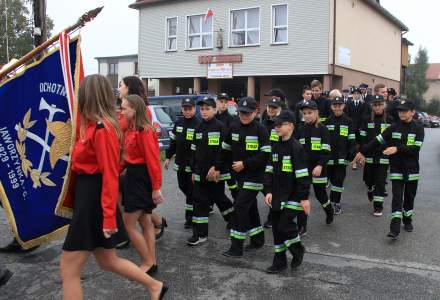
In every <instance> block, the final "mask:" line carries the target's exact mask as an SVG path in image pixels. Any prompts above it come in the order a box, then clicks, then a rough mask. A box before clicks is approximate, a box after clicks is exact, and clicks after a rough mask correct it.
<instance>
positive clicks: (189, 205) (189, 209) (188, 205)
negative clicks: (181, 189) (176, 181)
mask: <svg viewBox="0 0 440 300" xmlns="http://www.w3.org/2000/svg"><path fill="white" fill-rule="evenodd" d="M185 210H187V211H193V210H194V206H193V205H191V204H185Z"/></svg>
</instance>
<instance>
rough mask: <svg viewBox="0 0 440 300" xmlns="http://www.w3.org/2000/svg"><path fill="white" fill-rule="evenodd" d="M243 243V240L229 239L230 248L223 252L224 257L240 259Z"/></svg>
mask: <svg viewBox="0 0 440 300" xmlns="http://www.w3.org/2000/svg"><path fill="white" fill-rule="evenodd" d="M243 243H244V240H239V239H235V238H231V247H230V248H229V250H228V251H226V252H223V255H224V256H227V257H235V258H240V257H242V256H243Z"/></svg>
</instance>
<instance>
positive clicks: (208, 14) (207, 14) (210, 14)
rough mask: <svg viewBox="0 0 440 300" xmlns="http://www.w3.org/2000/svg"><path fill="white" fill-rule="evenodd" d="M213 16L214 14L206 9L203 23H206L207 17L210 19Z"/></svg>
mask: <svg viewBox="0 0 440 300" xmlns="http://www.w3.org/2000/svg"><path fill="white" fill-rule="evenodd" d="M213 15H214V13H213V12H212V10H211V9H208V11H207V12H206V14H205V18H204V19H203V21H205V23H206V22H208V19H209V17H212V16H213Z"/></svg>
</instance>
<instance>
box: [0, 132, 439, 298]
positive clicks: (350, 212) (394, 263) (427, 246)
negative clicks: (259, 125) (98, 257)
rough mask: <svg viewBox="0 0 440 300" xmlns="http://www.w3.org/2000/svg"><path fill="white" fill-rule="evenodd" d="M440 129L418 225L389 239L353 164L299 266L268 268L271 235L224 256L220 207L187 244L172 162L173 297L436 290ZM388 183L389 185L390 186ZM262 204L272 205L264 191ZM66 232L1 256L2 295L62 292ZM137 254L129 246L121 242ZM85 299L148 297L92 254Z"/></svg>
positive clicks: (429, 142)
mask: <svg viewBox="0 0 440 300" xmlns="http://www.w3.org/2000/svg"><path fill="white" fill-rule="evenodd" d="M439 149H440V129H426V139H425V144H424V146H423V149H422V154H421V176H422V179H421V181H420V185H419V192H418V194H417V198H416V204H415V216H414V225H415V231H414V232H413V233H405V232H402V234H401V236H400V238H399V240H397V241H394V242H392V241H390V240H389V239H388V238H386V234H387V232H388V228H389V227H388V226H389V214H390V206H391V205H390V201H391V200H390V197H388V199H386V200H385V211H384V216H383V217H381V218H377V217H374V216H373V215H372V208H371V204H370V203H369V202H368V200H367V198H366V188H365V186H364V185H363V183H362V182H361V170H358V171H351V170H349V171H348V173H347V174H348V176H347V180H346V191H345V193H344V195H343V200H342V204H343V209H344V213H343V214H342V215H341V216H337V217H336V221H335V223H334V224H333V225H331V226H326V225H324V213H323V212H322V210H321V209H320V207H319V205H318V202H317V201H316V200H312V201H313V202H312V215H311V217H310V218H309V226H308V227H309V228H308V231H309V234H308V236H307V237H305V238H304V239H303V242H304V244H305V246H306V248H307V253H306V255H305V257H304V263H303V265H302V266H301V267H300V268H299V269H298V270H296V271H291V270H290V269H289V270H286V271H284V272H283V273H282V274H279V275H268V274H266V273H265V272H264V269H265V268H266V267H268V266H269V265H270V263H271V260H272V254H273V249H272V247H271V244H272V235H271V232H270V230H266V247H264V248H263V249H261V250H258V251H257V252H252V253H248V254H246V255H245V257H244V258H242V259H228V258H226V257H224V256H222V255H221V253H222V252H223V251H224V250H226V249H227V248H228V246H229V239H228V237H227V232H226V230H225V226H224V223H223V220H222V218H221V216H220V214H219V213H218V212H217V213H216V214H214V215H212V216H211V217H210V237H209V241H208V243H207V244H204V245H201V246H199V247H196V248H189V247H187V246H186V245H185V241H186V239H187V238H188V237H189V236H190V232H188V231H185V230H184V229H183V222H184V220H183V207H184V202H183V200H182V199H183V197H182V195H181V194H180V192H179V190H178V187H177V184H176V177H175V174H174V172H173V171H165V173H164V174H165V185H164V194H165V196H166V203H164V204H163V205H161V207H160V208H159V209H158V210H159V212H160V213H162V214H163V215H164V216H165V217H166V218H167V220H168V224H169V227H168V228H167V231H166V233H165V235H164V237H163V238H162V239H161V240H160V241H159V242H158V247H157V248H158V256H159V260H158V262H159V271H160V272H159V275H158V277H159V278H161V279H164V280H166V281H167V282H168V283H169V284H170V285H171V290H170V292H169V294H168V297H167V299H264V300H266V299H277V300H282V299H416V298H418V299H440V251H439V249H440V233H439V230H440V221H439V220H440V198H439V195H440V181H439V178H440V151H439ZM388 189H389V192H391V191H390V189H391V185H390V184H389V185H388ZM259 202H260V213H261V214H262V215H264V217H265V216H266V213H267V208H265V207H264V203H263V201H262V198H261V196H260V201H259ZM0 233H1V236H0V243H1V244H5V243H6V242H8V241H9V240H10V232H9V226H8V224H7V222H6V218H5V216H4V214H3V212H0ZM62 242H63V240H62V239H60V240H57V241H53V242H51V243H48V244H46V245H44V246H42V247H40V248H39V249H38V250H37V251H35V252H32V253H29V254H26V255H2V256H1V258H0V262H1V263H3V264H5V265H7V266H8V267H9V268H10V269H11V270H12V271H13V272H14V273H15V274H14V277H13V278H12V279H11V281H10V282H9V283H8V285H7V286H4V287H2V288H1V289H0V298H1V299H60V298H61V296H62V294H61V280H60V276H59V257H60V256H59V254H60V251H61V245H62ZM119 254H120V255H121V256H123V257H126V258H129V259H131V260H133V261H135V262H138V261H139V259H138V256H137V254H136V252H135V250H134V249H133V248H132V247H130V248H129V249H127V250H121V251H119ZM83 287H84V292H85V298H86V299H124V300H128V299H148V293H147V292H146V291H145V289H144V288H143V287H141V286H140V285H138V284H136V283H134V282H130V281H128V280H125V279H122V278H120V277H118V276H117V275H114V274H110V273H105V272H102V271H100V270H99V269H98V268H97V265H96V263H95V262H94V260H93V259H90V260H89V262H88V264H87V266H86V268H85V270H84V273H83Z"/></svg>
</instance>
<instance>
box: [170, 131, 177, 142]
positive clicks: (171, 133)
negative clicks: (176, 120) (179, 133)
mask: <svg viewBox="0 0 440 300" xmlns="http://www.w3.org/2000/svg"><path fill="white" fill-rule="evenodd" d="M168 134H169V135H170V139H172V140H175V139H176V135H175V134H174V133H173V132H172V131H170V132H168Z"/></svg>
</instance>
